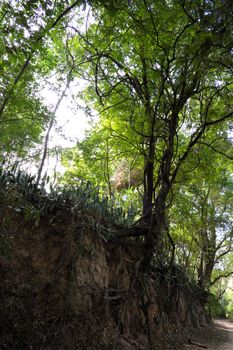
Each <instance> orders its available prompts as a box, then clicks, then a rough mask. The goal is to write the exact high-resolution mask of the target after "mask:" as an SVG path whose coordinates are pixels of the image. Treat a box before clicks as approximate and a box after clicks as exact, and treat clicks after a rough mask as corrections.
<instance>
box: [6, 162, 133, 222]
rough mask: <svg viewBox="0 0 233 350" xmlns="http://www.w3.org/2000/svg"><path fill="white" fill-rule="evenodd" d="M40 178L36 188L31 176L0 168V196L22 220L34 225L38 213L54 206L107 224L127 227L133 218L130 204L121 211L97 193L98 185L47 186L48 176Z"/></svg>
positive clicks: (49, 209) (47, 212) (50, 210)
mask: <svg viewBox="0 0 233 350" xmlns="http://www.w3.org/2000/svg"><path fill="white" fill-rule="evenodd" d="M44 180H45V181H43V182H42V185H41V186H40V187H38V186H36V181H35V176H32V175H29V174H27V173H26V172H25V171H22V170H18V169H15V168H12V169H11V170H5V169H3V168H0V199H1V200H4V201H5V202H7V204H8V206H11V207H12V208H13V209H14V210H15V211H16V212H22V213H23V214H24V216H25V219H26V221H27V220H33V221H34V222H35V223H36V224H38V223H39V220H40V217H41V216H46V215H49V214H50V213H52V212H53V211H54V210H57V209H59V210H61V211H64V212H67V211H68V212H70V213H71V214H74V213H75V212H80V211H83V212H88V213H89V215H91V216H93V217H94V218H95V220H96V221H102V220H104V222H105V225H107V226H111V225H113V224H119V225H124V226H130V225H131V224H132V223H133V221H134V219H135V216H136V210H134V209H133V208H132V207H131V208H129V209H128V210H125V209H123V208H122V207H120V206H118V205H117V204H116V201H115V200H114V199H109V197H108V196H103V195H102V196H101V195H100V194H99V190H98V188H97V187H94V186H93V185H92V184H91V183H90V182H84V181H80V182H77V185H76V186H74V185H64V186H51V185H50V184H48V181H49V179H48V178H47V179H44ZM46 188H49V190H46Z"/></svg>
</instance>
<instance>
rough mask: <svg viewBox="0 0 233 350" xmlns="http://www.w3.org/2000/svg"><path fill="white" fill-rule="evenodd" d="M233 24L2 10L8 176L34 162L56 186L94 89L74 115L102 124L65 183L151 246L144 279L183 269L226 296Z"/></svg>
mask: <svg viewBox="0 0 233 350" xmlns="http://www.w3.org/2000/svg"><path fill="white" fill-rule="evenodd" d="M232 17H233V6H232V4H231V2H230V1H227V0H226V1H209V0H204V1H191V0H186V1H181V0H171V1H169V0H159V1H151V0H143V1H142V0H135V1H128V0H109V1H97V0H96V1H94V0H93V1H81V0H79V1H73V2H72V1H69V0H67V1H42V0H38V1H33V2H31V1H20V2H18V1H13V0H12V1H11V0H3V1H2V2H1V5H0V27H1V36H0V51H1V61H0V71H1V75H0V132H1V141H0V142H1V154H0V158H1V161H2V164H3V166H4V167H11V166H13V165H14V164H15V163H18V164H21V165H20V166H21V167H22V168H23V166H24V164H25V163H27V162H28V160H30V162H31V161H32V160H33V161H34V162H35V165H36V167H37V171H36V184H37V186H39V187H41V186H42V184H43V181H44V179H43V175H44V174H46V169H45V161H46V158H47V157H48V152H49V151H50V152H52V151H53V150H49V138H50V135H51V131H52V130H53V129H54V128H55V127H56V113H57V110H58V109H59V106H60V103H61V101H62V100H63V101H64V100H66V98H67V96H69V93H70V89H69V88H70V86H71V85H72V84H73V83H74V82H82V85H83V86H84V87H83V90H82V91H81V92H80V90H77V91H75V93H74V90H72V99H73V104H72V108H73V109H75V110H76V111H77V120H78V114H79V109H80V108H81V107H80V106H79V101H80V99H82V101H83V103H85V108H84V110H85V112H86V114H87V117H89V118H90V117H91V116H92V115H93V114H95V115H97V118H95V119H94V121H92V124H91V127H90V128H89V130H88V131H87V132H86V134H85V137H84V139H83V140H82V141H79V142H77V144H76V145H75V146H73V147H70V148H65V149H60V153H59V155H58V156H59V159H60V162H61V163H62V165H63V166H64V167H65V172H64V174H62V173H60V174H57V179H56V181H57V183H58V185H59V186H60V185H62V184H64V185H66V186H67V185H69V186H79V185H80V184H81V183H83V182H85V183H90V184H91V186H93V191H94V190H95V191H96V189H97V190H98V192H99V196H102V197H105V198H107V201H108V202H109V203H111V205H112V206H116V207H121V208H122V210H124V212H125V214H124V215H125V221H124V227H123V226H121V225H122V222H121V223H119V222H118V225H119V227H120V228H119V230H118V231H117V230H116V229H115V231H114V232H115V235H116V237H118V238H121V239H130V240H131V241H132V242H138V241H140V242H141V243H142V244H143V246H144V260H143V262H142V268H143V269H145V270H147V271H148V270H149V269H150V268H152V267H153V266H155V265H156V264H160V265H162V266H168V265H169V264H173V263H176V264H179V265H180V266H182V268H183V269H184V270H185V271H186V272H187V274H188V275H189V276H191V277H192V278H193V279H196V281H197V282H198V284H199V286H200V287H202V288H205V289H207V290H210V288H215V292H216V293H217V294H218V295H221V294H222V292H223V290H224V286H225V284H224V283H223V282H222V278H223V277H226V278H229V277H230V276H231V275H232V274H233V270H232V261H233V255H232V248H233V246H232V236H233V231H232V227H233V226H232V225H233V217H232V206H233V203H232V190H233V177H232V176H233V174H232V173H233V168H232V159H233V151H232V149H233V148H232V135H233V134H232V133H233V130H232V129H233V118H232V117H233V103H232V102H233V78H232V77H233V60H232V58H233V23H232ZM51 77H53V79H52V80H51ZM48 82H49V83H48ZM48 84H51V85H52V87H51V86H50V88H52V89H54V90H55V91H56V93H57V101H51V106H48V105H46V104H45V102H44V100H43V97H42V94H41V90H42V87H43V88H44V87H45V86H47V87H48ZM116 221H117V220H116Z"/></svg>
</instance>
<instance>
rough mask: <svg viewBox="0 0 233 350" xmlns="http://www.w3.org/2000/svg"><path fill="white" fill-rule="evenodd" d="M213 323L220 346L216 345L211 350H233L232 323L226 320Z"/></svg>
mask: <svg viewBox="0 0 233 350" xmlns="http://www.w3.org/2000/svg"><path fill="white" fill-rule="evenodd" d="M214 323H215V327H216V329H217V334H218V337H220V338H219V341H220V344H217V345H216V346H215V347H213V348H212V349H213V350H233V323H232V322H230V321H228V320H216V321H215V322H214ZM210 349H211V348H210Z"/></svg>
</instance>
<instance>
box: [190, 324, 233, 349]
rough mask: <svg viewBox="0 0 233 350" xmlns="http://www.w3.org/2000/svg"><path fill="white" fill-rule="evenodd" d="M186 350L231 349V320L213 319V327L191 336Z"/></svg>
mask: <svg viewBox="0 0 233 350" xmlns="http://www.w3.org/2000/svg"><path fill="white" fill-rule="evenodd" d="M185 349H187V350H203V349H208V350H233V322H230V321H228V320H215V321H214V328H212V329H210V330H206V332H205V333H204V334H203V335H202V336H201V337H194V338H193V337H192V339H191V340H190V343H189V344H185Z"/></svg>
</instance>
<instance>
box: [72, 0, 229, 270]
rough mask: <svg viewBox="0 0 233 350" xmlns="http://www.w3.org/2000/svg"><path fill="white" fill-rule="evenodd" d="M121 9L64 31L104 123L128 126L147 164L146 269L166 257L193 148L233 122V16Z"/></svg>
mask: <svg viewBox="0 0 233 350" xmlns="http://www.w3.org/2000/svg"><path fill="white" fill-rule="evenodd" d="M119 5H120V6H119V7H117V9H115V11H114V13H111V15H110V14H109V11H108V10H104V9H100V10H98V11H96V12H94V13H93V16H95V20H96V22H97V23H94V24H90V25H88V26H87V32H86V33H83V32H81V31H80V30H79V29H78V28H77V27H76V26H75V25H72V26H71V25H69V26H68V28H67V29H68V30H71V31H73V38H72V39H71V41H70V45H71V46H72V45H73V49H74V50H75V47H76V48H77V47H78V50H79V53H80V54H81V53H83V56H85V58H86V61H85V64H84V65H83V68H82V69H81V70H79V71H76V74H77V76H82V77H83V78H85V79H87V80H88V81H89V83H90V84H89V88H88V91H87V93H86V100H87V101H89V104H90V106H91V107H94V108H95V109H96V110H97V111H98V112H99V113H100V114H101V119H100V122H101V123H103V121H106V120H110V124H111V126H110V130H111V133H112V136H114V132H115V126H114V125H116V124H117V125H122V124H123V123H125V125H127V127H125V128H124V129H122V130H121V134H120V135H121V138H122V139H123V138H124V139H125V140H127V142H128V144H129V145H132V144H134V142H135V143H136V144H137V150H138V154H139V156H140V157H141V159H142V160H143V162H144V166H143V172H144V176H143V217H142V220H141V222H142V223H143V224H144V226H143V227H144V228H145V227H147V229H146V230H145V229H140V230H139V231H138V232H137V233H138V234H145V235H146V239H145V261H144V263H145V266H147V267H148V265H149V264H150V263H151V261H152V260H153V259H154V254H155V253H156V254H157V255H160V258H162V256H163V255H164V254H165V252H164V251H163V240H164V237H165V236H166V234H167V235H168V237H169V232H168V223H167V210H168V205H169V201H170V200H171V196H172V189H173V187H174V184H175V181H176V179H177V176H178V174H179V173H180V172H182V170H183V167H184V166H185V162H186V161H187V160H188V157H189V156H190V154H191V153H192V152H193V150H194V148H195V146H197V145H199V146H201V145H203V144H204V143H205V138H206V137H207V135H210V136H211V130H213V129H217V128H221V127H223V124H224V123H225V124H224V125H227V128H228V127H229V126H230V122H231V120H232V115H233V110H232V108H231V100H232V63H231V62H232V44H233V41H232V39H233V38H232V23H231V13H232V9H231V6H230V5H229V4H228V3H226V4H225V5H226V7H225V8H223V6H222V5H221V4H218V3H214V4H213V3H211V2H209V1H205V2H202V3H201V4H200V3H195V4H194V3H193V2H191V1H187V2H181V1H178V0H177V1H172V2H170V1H165V0H163V1H162V0H161V1H159V2H154V1H148V0H144V1H134V2H133V3H132V2H131V3H128V2H126V1H122V2H120V4H119ZM122 23H124V26H123V27H122ZM90 62H91V63H90ZM129 130H130V132H129ZM129 134H130V136H129ZM133 134H134V135H135V136H136V137H135V138H134V139H133V138H132V135H133ZM208 137H209V136H208ZM211 142H213V140H211V139H210V140H209V144H210V145H211ZM129 147H131V146H129ZM132 234H135V230H134V231H133V233H132ZM170 242H171V243H172V241H171V240H170Z"/></svg>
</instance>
